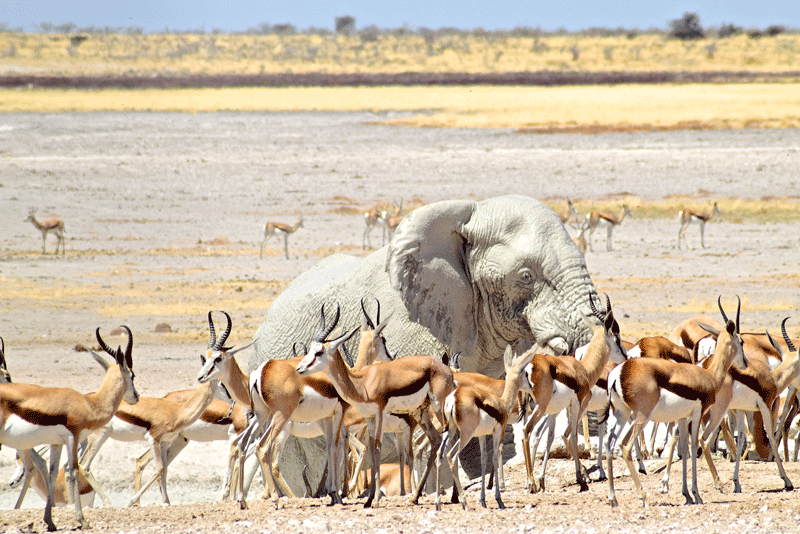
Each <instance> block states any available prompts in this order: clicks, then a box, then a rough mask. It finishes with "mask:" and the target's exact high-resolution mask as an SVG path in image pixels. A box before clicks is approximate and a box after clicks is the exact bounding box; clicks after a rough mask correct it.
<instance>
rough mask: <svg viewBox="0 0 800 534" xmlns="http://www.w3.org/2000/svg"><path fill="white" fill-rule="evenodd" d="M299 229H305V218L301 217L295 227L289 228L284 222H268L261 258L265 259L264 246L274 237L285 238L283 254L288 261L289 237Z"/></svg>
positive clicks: (265, 227)
mask: <svg viewBox="0 0 800 534" xmlns="http://www.w3.org/2000/svg"><path fill="white" fill-rule="evenodd" d="M298 228H303V216H302V215H301V216H300V217H299V218H298V219H297V221H295V223H294V226H289V225H288V224H286V223H282V222H268V223H265V224H264V239H263V240H262V241H261V252H260V254H259V258H262V259H263V258H264V245H266V244H267V241H269V239H270V238H271V237H272V236H273V235H279V236H281V235H282V236H283V253H284V255H286V259H287V260H288V259H289V235H290V234H293V233H295V232H296V231H297V229H298Z"/></svg>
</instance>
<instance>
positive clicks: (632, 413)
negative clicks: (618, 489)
mask: <svg viewBox="0 0 800 534" xmlns="http://www.w3.org/2000/svg"><path fill="white" fill-rule="evenodd" d="M718 304H719V309H720V313H721V314H722V317H723V320H724V322H725V329H724V330H722V331H721V332H720V333H719V337H718V339H717V345H716V348H715V351H714V355H713V356H712V357H711V359H710V361H709V363H708V366H707V368H702V367H700V366H698V365H695V364H692V363H678V362H674V361H671V360H663V359H659V358H631V359H628V360H627V361H626V362H625V363H623V364H622V365H620V366H618V367H615V368H614V369H613V370H612V371H611V373H610V374H609V377H608V391H609V397H610V398H611V403H612V405H613V407H614V412H615V415H616V419H617V427H616V428H615V429H614V430H612V432H611V433H610V435H609V439H608V450H609V451H613V447H614V443H615V442H616V438H617V436H621V437H622V441H621V442H620V452H621V456H622V459H623V460H624V461H625V464H626V465H627V467H628V470H629V471H630V475H631V478H633V482H634V485H635V486H636V490H637V492H638V494H639V498H640V499H641V500H642V503H643V504H644V505H645V506H647V494H646V493H645V491H644V489H643V488H642V484H641V481H640V480H639V475H638V473H637V471H636V469H634V467H633V460H632V459H631V451H632V449H633V446H634V443H635V441H636V439H637V438H638V437H639V435H640V434H641V431H642V429H643V428H644V426H645V425H647V423H649V422H650V421H659V422H665V423H668V422H673V421H678V422H679V427H680V432H681V437H682V441H683V442H685V440H686V436H688V432H689V430H688V429H689V426H688V423H689V421H690V419H691V428H692V432H691V446H690V448H689V451H688V452H684V454H683V458H682V463H683V488H682V492H683V495H684V497H685V498H686V503H687V504H701V503H702V499H701V498H700V492H699V490H698V488H697V444H698V438H697V436H698V430H699V426H700V421H701V418H702V417H703V416H704V415H705V414H706V413H708V411H709V410H710V409H711V407H712V406H713V405H714V402H715V401H716V396H717V392H719V390H720V388H722V386H723V383H724V381H725V379H726V377H727V376H728V369H729V368H730V367H731V364H732V363H733V362H734V359H735V358H737V356H738V357H740V358H743V351H742V343H741V339H740V338H739V327H738V319H739V310H738V309H737V312H736V318H737V322H736V323H734V322H733V321H729V320H728V318H727V317H726V316H725V312H724V310H723V309H722V303H721V302H720V301H719V299H718ZM740 306H741V302H740ZM620 425H621V426H622V429H621V432H619V433H617V432H616V430H617V428H619V426H620ZM689 455H691V458H692V492H691V494H690V493H689V489H688V486H687V460H688V456H689ZM607 463H608V467H607V475H608V500H609V503H610V504H611V505H612V506H617V505H618V502H617V498H616V494H615V492H614V471H613V455H612V454H608V458H607Z"/></svg>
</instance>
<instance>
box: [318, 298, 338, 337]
mask: <svg viewBox="0 0 800 534" xmlns="http://www.w3.org/2000/svg"><path fill="white" fill-rule="evenodd" d="M339 311H340V309H339V304H338V303H337V304H336V313H335V314H334V315H333V321H331V324H330V325H327V326H326V328H325V330H323V331H322V341H325V340H326V339H328V336H329V335H331V332H333V329H334V328H336V324H337V323H338V322H339Z"/></svg>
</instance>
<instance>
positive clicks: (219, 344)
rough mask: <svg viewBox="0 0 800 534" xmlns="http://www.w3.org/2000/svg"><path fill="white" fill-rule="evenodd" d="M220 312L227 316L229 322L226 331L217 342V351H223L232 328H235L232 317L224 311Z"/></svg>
mask: <svg viewBox="0 0 800 534" xmlns="http://www.w3.org/2000/svg"><path fill="white" fill-rule="evenodd" d="M220 312H221V313H222V315H224V316H225V319H226V320H227V321H228V326H226V327H225V331H224V332H223V333H222V335H221V336H220V337H219V339H218V340H217V345H216V347H215V348H216V349H217V350H219V349H222V346H223V345H224V344H225V342H226V341H228V336H229V335H230V334H231V328H233V322H232V321H231V316H230V315H228V312H226V311H223V310H220Z"/></svg>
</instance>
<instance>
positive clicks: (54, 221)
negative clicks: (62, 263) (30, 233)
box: [25, 208, 67, 256]
mask: <svg viewBox="0 0 800 534" xmlns="http://www.w3.org/2000/svg"><path fill="white" fill-rule="evenodd" d="M25 222H31V223H33V225H34V226H35V227H36V229H37V230H39V231H40V232H41V233H42V254H47V252H46V251H45V244H46V243H47V234H48V233H50V232H53V234H54V235H55V236H56V238H57V239H58V242H57V243H56V251H55V252H54V253H53V254H58V247H59V246H61V255H62V256H63V255H64V254H66V253H67V251H66V245H65V243H64V221H62V220H61V219H59V218H58V217H53V218H51V219H47V220H46V221H41V222H40V221H37V220H36V208H31V210H30V211H29V212H28V218H27V219H25Z"/></svg>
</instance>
